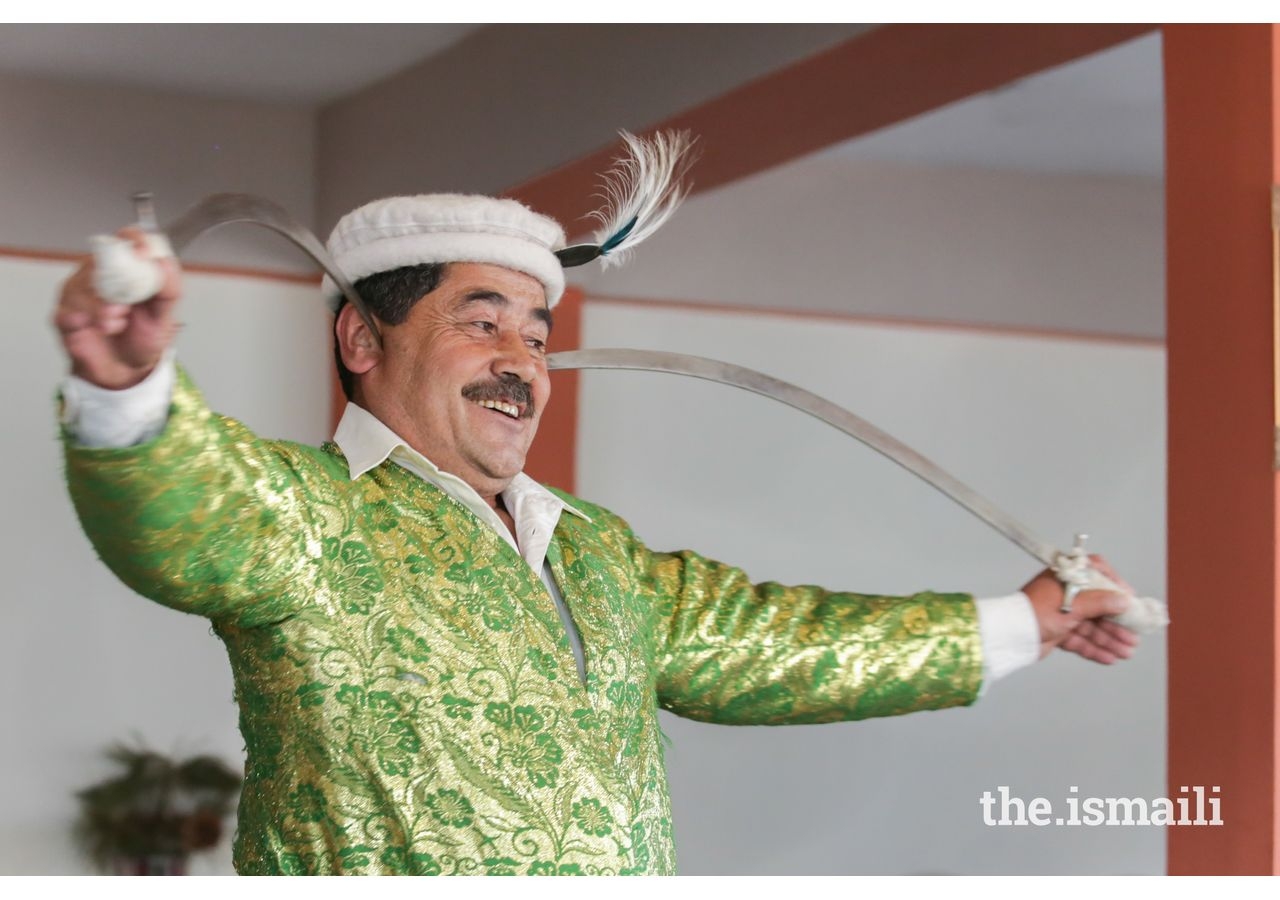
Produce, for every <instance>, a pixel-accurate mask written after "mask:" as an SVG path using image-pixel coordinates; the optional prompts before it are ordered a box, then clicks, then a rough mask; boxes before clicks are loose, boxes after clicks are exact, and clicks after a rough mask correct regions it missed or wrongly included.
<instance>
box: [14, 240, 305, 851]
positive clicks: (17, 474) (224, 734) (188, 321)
mask: <svg viewBox="0 0 1280 900" xmlns="http://www.w3.org/2000/svg"><path fill="white" fill-rule="evenodd" d="M69 271H70V266H69V265H67V264H62V263H50V262H34V261H26V260H14V259H6V258H3V257H0V281H2V282H3V283H4V285H5V286H6V290H7V292H8V294H9V297H8V303H7V316H6V326H5V328H4V329H3V330H0V380H3V383H5V384H7V385H10V386H11V388H16V389H14V390H11V391H10V392H9V402H8V411H7V413H6V415H5V417H4V419H3V425H2V426H0V429H2V430H0V458H2V459H3V460H4V467H5V471H6V473H7V477H6V478H5V498H6V499H5V503H4V509H5V513H6V515H5V518H4V524H3V540H0V569H3V571H4V572H5V579H4V589H3V599H4V609H5V611H6V616H5V626H6V627H5V628H3V629H0V666H3V669H2V670H0V672H2V674H3V678H2V679H0V680H2V681H3V685H4V688H3V690H4V695H3V698H4V709H5V713H6V716H7V725H6V727H5V729H4V738H3V742H2V743H0V772H3V779H4V788H3V797H4V804H3V810H2V813H0V874H19V873H21V874H51V873H74V872H78V871H85V870H86V865H85V863H84V862H83V860H81V859H80V857H79V856H78V855H77V853H76V851H75V849H74V848H73V846H72V844H71V843H70V832H69V828H70V825H71V821H72V819H73V818H74V816H75V813H76V804H75V801H74V798H73V796H72V794H73V792H74V791H75V790H77V789H79V788H82V787H85V786H87V785H88V784H90V783H92V782H93V781H96V780H97V779H99V778H101V777H103V776H105V775H106V774H107V773H108V772H109V771H110V768H109V767H108V766H107V765H106V764H105V762H104V761H103V760H102V758H101V751H102V750H103V749H105V747H106V746H107V745H108V744H111V743H114V742H116V741H127V740H130V739H131V738H134V737H137V738H140V739H141V740H143V741H145V742H146V743H147V744H148V745H149V746H151V747H154V748H155V749H158V750H161V751H172V752H176V753H182V754H195V753H202V752H214V753H217V754H218V755H220V756H221V757H222V758H223V759H225V760H226V761H227V762H228V763H230V764H232V765H234V766H239V765H241V763H242V761H243V753H242V747H243V742H242V741H241V739H240V735H239V733H238V731H237V727H236V709H235V705H234V703H233V702H232V684H231V674H230V670H229V668H228V665H227V661H226V654H225V653H224V651H223V649H222V645H221V643H219V641H218V640H217V639H216V638H215V637H213V635H212V634H211V633H210V630H209V624H208V622H206V621H204V620H203V619H198V618H196V617H194V616H183V615H177V614H175V613H173V612H172V611H170V610H167V609H163V608H161V607H159V606H156V605H154V604H152V603H149V602H147V601H144V600H142V599H141V598H139V597H138V596H137V595H135V594H133V593H132V592H131V591H129V590H128V589H127V588H125V587H124V586H123V585H121V584H120V583H119V582H117V581H116V580H115V578H114V576H112V575H111V574H110V573H109V572H108V571H107V570H106V569H105V567H103V566H102V564H101V563H100V562H99V561H98V560H97V558H96V557H95V555H94V553H93V550H92V548H91V547H90V546H89V543H88V541H87V540H86V539H85V537H84V535H83V533H82V532H81V531H80V527H79V525H78V523H77V522H76V519H75V516H74V513H73V511H72V509H71V504H70V501H69V500H68V498H67V495H66V490H65V487H64V484H63V478H62V456H61V448H60V445H59V443H58V441H57V429H56V424H55V418H54V408H53V393H54V388H55V386H56V384H57V383H58V381H59V380H60V378H61V377H62V375H63V373H64V371H65V362H64V360H63V357H62V354H61V350H60V348H59V347H58V345H57V339H56V336H55V334H54V333H53V331H52V329H51V328H50V327H49V325H48V317H49V313H50V311H51V309H52V303H53V298H54V295H55V291H56V288H57V284H58V283H59V282H60V280H61V279H62V278H63V277H64V276H65V274H66V273H67V272H69ZM186 294H187V296H186V299H185V300H184V306H183V310H182V313H181V317H182V319H183V321H184V322H185V328H184V330H183V332H182V334H181V336H180V338H179V341H178V348H179V355H180V358H181V359H182V360H184V361H185V364H186V365H187V367H188V369H189V370H190V371H191V372H192V374H193V375H194V377H195V378H196V380H197V383H198V384H200V385H201V386H202V387H203V389H204V390H205V393H206V396H207V397H208V398H209V400H210V402H211V403H212V404H213V405H214V407H215V408H216V409H219V410H220V411H225V412H227V413H228V414H231V415H235V416H237V417H239V418H241V419H243V420H244V421H246V422H247V423H248V424H250V425H251V426H253V427H254V428H256V429H258V430H259V431H260V433H262V434H265V435H269V436H277V437H286V438H292V439H296V440H302V441H307V442H309V443H316V442H318V441H320V440H322V439H324V438H325V437H326V436H327V432H326V429H327V425H328V403H329V373H328V362H327V360H326V358H325V356H324V354H323V353H322V352H317V348H321V347H323V346H324V342H325V335H326V330H327V319H328V313H327V312H325V310H324V307H323V303H322V302H321V300H320V299H319V296H318V291H317V290H316V289H315V288H314V287H311V286H308V285H299V284H290V283H286V282H279V281H267V280H260V279H250V278H241V277H228V276H208V275H205V276H196V275H192V276H188V279H187V287H186ZM193 868H194V869H195V870H196V871H218V872H229V871H230V861H229V848H228V846H227V845H226V844H224V846H223V848H222V852H221V854H220V855H218V856H215V857H214V858H212V859H199V860H197V862H196V863H195V865H194V866H193Z"/></svg>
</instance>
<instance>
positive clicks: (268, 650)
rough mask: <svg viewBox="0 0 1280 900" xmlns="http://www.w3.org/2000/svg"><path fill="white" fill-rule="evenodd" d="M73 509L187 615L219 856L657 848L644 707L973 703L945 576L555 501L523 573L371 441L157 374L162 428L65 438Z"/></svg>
mask: <svg viewBox="0 0 1280 900" xmlns="http://www.w3.org/2000/svg"><path fill="white" fill-rule="evenodd" d="M65 443H66V462H67V478H68V482H69V486H70V491H71V496H72V498H73V500H74V503H75V506H76V509H77V511H78V512H79V515H80V519H81V522H82V523H83V526H84V529H85V531H86V533H87V534H88V536H89V538H90V539H91V540H92V542H93V544H94V546H95V548H96V549H97V551H98V553H99V555H100V556H101V557H102V559H103V560H104V561H105V562H106V563H107V565H109V566H110V567H111V568H112V570H113V571H114V572H115V573H116V574H117V575H118V576H119V577H120V578H121V579H122V580H123V581H124V582H125V583H126V584H128V585H129V586H130V587H131V588H133V589H134V590H136V591H137V592H138V593H140V594H143V595H144V596H147V597H150V598H152V599H154V600H157V601H159V602H160V603H163V604H165V605H167V606H171V607H173V608H175V609H179V610H182V611H185V612H189V613H195V614H198V615H202V616H207V617H208V618H209V619H210V620H212V622H213V625H214V629H215V631H216V633H217V634H218V636H219V637H220V638H221V639H222V641H223V643H224V644H225V645H226V648H227V653H228V655H229V657H230V661H231V667H232V670H233V673H234V677H235V684H236V697H237V701H238V703H239V707H240V727H241V730H242V732H243V734H244V740H245V745H246V751H247V762H246V781H245V787H244V792H243V795H242V797H241V801H240V817H239V826H238V829H237V834H236V842H235V861H236V867H237V869H238V870H239V871H240V872H241V873H243V874H266V873H302V872H313V873H319V872H324V873H328V872H341V873H421V874H428V873H450V874H452V873H459V874H461V873H477V874H485V873H488V874H506V873H528V874H553V873H554V874H569V873H574V874H576V873H584V874H596V873H600V874H604V873H633V874H634V873H654V874H661V873H671V872H673V871H674V868H675V851H674V847H673V844H672V836H671V814H670V803H669V799H668V793H667V780H666V774H665V770H664V765H663V759H662V739H661V736H660V734H659V730H658V720H657V709H658V707H659V706H662V707H665V708H667V709H670V710H672V711H674V712H676V713H678V714H680V715H682V716H688V717H691V718H695V719H703V720H706V721H710V722H720V723H726V724H783V723H792V722H808V723H812V722H829V721H834V720H842V719H857V718H866V717H870V716H884V715H896V714H899V713H905V712H911V711H913V710H918V709H926V708H940V707H946V706H953V705H957V704H963V703H969V702H972V700H973V699H974V698H975V697H976V695H977V691H978V688H979V683H980V680H981V673H982V661H981V649H980V641H979V637H978V632H977V623H976V614H975V612H974V607H973V604H972V601H971V599H970V598H969V597H968V596H965V595H954V594H952V595H940V594H933V593H925V594H919V595H916V596H914V597H909V598H894V597H880V596H866V595H859V594H850V593H831V592H827V591H824V590H822V589H819V588H817V587H811V586H806V587H783V586H780V585H777V584H772V583H768V584H759V585H752V584H751V583H750V581H748V579H747V577H746V576H745V575H744V574H743V572H742V571H740V570H739V569H736V568H732V567H729V566H725V565H722V564H720V563H716V562H712V561H710V560H707V559H704V558H703V557H701V556H698V555H697V554H694V553H690V552H681V553H657V552H653V551H650V550H648V549H646V548H645V547H644V545H643V544H641V543H640V541H638V540H637V539H636V538H635V536H634V535H632V533H631V531H630V530H629V529H628V527H627V525H626V524H625V523H624V522H623V521H621V520H620V519H618V518H617V517H615V516H613V515H612V514H611V513H609V512H607V511H606V510H603V509H600V508H599V507H596V506H593V505H591V504H589V503H584V502H583V501H581V500H578V499H576V498H567V499H569V500H570V502H572V503H573V504H574V505H575V506H577V507H578V508H579V509H582V510H584V511H585V512H586V513H587V514H588V515H589V516H590V517H591V519H592V521H591V522H586V521H584V520H582V519H580V518H578V517H576V516H562V517H561V519H560V523H559V525H558V527H557V529H556V533H555V536H554V539H553V540H552V543H551V546H550V549H549V550H548V561H549V563H550V565H551V569H552V571H553V573H554V575H555V578H556V582H557V584H558V585H559V586H560V588H561V591H562V593H563V595H564V599H565V601H566V603H567V604H568V606H569V609H570V611H571V613H572V615H573V618H574V621H575V622H576V624H577V626H578V628H579V631H580V632H581V638H582V645H583V648H584V652H585V656H586V668H587V678H586V683H585V685H584V684H583V682H582V680H581V679H580V678H579V675H578V671H577V667H576V663H575V660H574V657H573V653H572V651H571V649H570V646H569V643H568V640H567V636H566V634H565V630H564V626H563V625H562V623H561V621H560V619H559V617H558V615H557V613H556V610H555V607H554V605H553V603H552V601H551V599H550V597H549V595H548V594H547V592H546V589H545V588H544V586H543V585H542V583H541V581H539V579H538V577H537V575H536V573H534V572H533V571H532V569H531V568H530V567H529V566H528V564H526V563H525V562H524V561H523V560H522V559H521V558H520V557H519V556H518V555H517V554H516V553H515V552H514V551H513V550H512V549H511V548H510V546H509V545H508V544H507V543H506V542H505V541H504V540H502V538H501V537H499V536H498V535H497V534H495V533H494V532H493V530H492V529H491V528H489V527H488V526H486V525H485V524H483V523H482V522H480V521H479V520H478V519H476V517H475V516H474V515H473V514H471V513H470V512H469V511H467V510H466V509H464V508H463V507H462V506H461V505H459V504H458V503H456V502H455V501H454V500H452V499H451V498H450V497H448V496H447V495H446V494H444V493H443V492H441V491H440V490H438V489H437V488H435V487H434V486H432V485H430V484H429V483H426V482H424V481H422V480H421V479H419V478H417V477H416V476H414V475H412V474H410V473H409V472H407V471H406V470H404V469H402V468H400V467H399V466H397V465H395V464H394V463H389V462H388V463H384V464H382V465H381V466H379V467H378V468H376V469H374V470H373V471H371V472H369V473H367V474H366V475H364V476H362V477H360V478H359V479H357V480H355V481H352V480H351V479H350V476H349V473H348V470H347V465H346V462H345V460H344V459H343V457H342V455H341V452H340V451H339V450H338V449H337V448H336V447H335V446H333V445H325V446H324V447H322V448H319V449H316V448H312V447H305V446H301V445H298V444H293V443H287V442H277V441H267V440H262V439H259V438H257V437H255V436H254V435H253V434H251V433H250V432H249V431H248V430H247V429H246V428H245V427H244V426H243V425H241V424H239V423H238V422H235V421H233V420H231V419H227V418H223V417H221V416H217V415H215V414H213V413H212V412H210V411H209V410H208V408H207V407H206V406H205V404H204V402H203V400H202V398H201V397H200V395H199V394H198V392H197V391H196V390H195V389H194V388H193V387H192V386H191V384H190V383H189V381H188V380H187V379H186V376H185V375H180V377H179V383H178V386H177V389H176V391H175V394H174V400H173V405H172V407H171V411H170V418H169V423H168V425H167V427H166V430H165V431H164V432H163V433H162V434H161V435H160V436H159V437H157V438H156V439H155V440H153V441H150V442H148V443H146V444H143V445H140V446H137V447H131V448H128V449H87V448H83V447H79V446H76V445H75V444H74V443H73V442H71V441H70V440H67V441H66V442H65Z"/></svg>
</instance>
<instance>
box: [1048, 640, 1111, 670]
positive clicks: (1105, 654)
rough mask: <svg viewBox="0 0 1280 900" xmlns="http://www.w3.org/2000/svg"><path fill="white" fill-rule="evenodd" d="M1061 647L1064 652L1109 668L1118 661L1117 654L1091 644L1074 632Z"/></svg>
mask: <svg viewBox="0 0 1280 900" xmlns="http://www.w3.org/2000/svg"><path fill="white" fill-rule="evenodd" d="M1061 646H1062V649H1063V650H1066V651H1068V652H1070V653H1074V654H1076V655H1077V656H1082V657H1084V658H1085V659H1087V660H1091V661H1092V662H1096V663H1100V664H1102V665H1104V666H1109V665H1111V664H1112V663H1114V662H1115V661H1116V657H1115V654H1113V653H1111V652H1109V651H1107V650H1104V649H1103V648H1101V647H1099V646H1097V645H1096V644H1093V643H1091V642H1089V641H1088V640H1086V639H1085V638H1083V637H1081V636H1080V635H1078V634H1075V633H1074V632H1073V633H1072V634H1070V635H1068V636H1067V639H1066V640H1065V641H1063V642H1062V645H1061Z"/></svg>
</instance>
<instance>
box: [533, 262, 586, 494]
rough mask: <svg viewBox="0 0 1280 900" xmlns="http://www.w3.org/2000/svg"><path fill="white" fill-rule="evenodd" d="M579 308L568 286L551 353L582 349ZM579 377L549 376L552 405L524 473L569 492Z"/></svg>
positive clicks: (578, 299) (557, 310)
mask: <svg viewBox="0 0 1280 900" xmlns="http://www.w3.org/2000/svg"><path fill="white" fill-rule="evenodd" d="M582 304H583V295H582V290H581V289H580V288H576V287H573V286H572V285H570V286H569V287H567V288H565V291H564V296H563V297H561V298H560V302H559V303H557V304H556V308H555V310H554V313H553V314H554V316H555V325H554V327H553V328H552V329H551V341H550V349H551V351H552V352H559V351H561V350H579V349H581V348H582ZM577 448H578V373H577V372H576V371H566V372H552V373H551V402H550V403H548V404H547V408H546V410H545V411H544V412H543V414H542V419H541V421H539V422H538V436H537V437H536V438H534V441H533V446H532V447H530V448H529V456H528V458H527V459H526V460H525V466H524V470H525V471H526V472H527V473H529V475H530V477H532V478H534V479H536V480H538V481H541V482H542V483H543V484H549V485H552V486H554V487H558V488H561V489H562V490H566V491H570V492H572V491H573V490H574V481H575V478H576V476H577V462H578V449H577Z"/></svg>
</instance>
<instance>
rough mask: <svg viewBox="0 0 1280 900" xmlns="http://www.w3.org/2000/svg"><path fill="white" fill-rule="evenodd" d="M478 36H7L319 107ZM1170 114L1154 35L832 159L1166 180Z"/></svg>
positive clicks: (168, 80) (23, 49) (172, 28)
mask: <svg viewBox="0 0 1280 900" xmlns="http://www.w3.org/2000/svg"><path fill="white" fill-rule="evenodd" d="M480 27H482V26H479V25H420V24H408V25H208V24H205V25H200V24H171V25H71V24H59V25H0V71H3V72H9V73H16V74H25V75H33V76H38V77H46V78H57V79H62V80H80V81H91V82H95V83H99V84H118V85H130V86H137V87H145V88H150V89H163V90H167V91H175V92H182V93H192V94H201V95H207V96H221V97H228V98H252V99H257V100H265V101H269V102H279V103H293V104H304V105H308V106H314V105H319V104H321V103H324V102H326V101H329V100H332V99H335V98H337V97H341V96H343V95H345V94H349V93H351V92H353V91H356V90H359V89H360V88H362V87H365V86H366V85H368V84H371V83H373V82H375V81H377V80H379V79H381V78H384V77H386V76H387V75H390V74H392V73H393V72H396V71H399V70H400V69H403V68H406V67H408V66H411V65H413V64H414V63H416V62H418V61H420V60H422V59H424V58H426V57H428V56H430V55H432V54H434V53H438V52H440V51H441V50H444V49H445V48H447V47H449V46H451V45H452V44H454V43H456V42H457V41H459V40H461V39H462V38H463V37H464V36H465V35H466V34H468V33H469V32H471V31H473V30H475V29H477V28H480ZM620 27H625V26H620ZM1163 116H1164V107H1163V92H1162V84H1161V71H1160V38H1159V35H1158V33H1155V34H1151V35H1148V36H1146V37H1143V38H1139V39H1138V40H1136V41H1131V42H1129V43H1127V44H1123V45H1121V46H1119V47H1116V48H1113V49H1111V50H1107V51H1104V52H1102V53H1099V54H1096V55H1094V56H1091V57H1088V58H1085V59H1082V60H1077V61H1075V62H1072V63H1069V64H1067V65H1065V66H1060V67H1058V68H1056V69H1053V70H1050V71H1048V72H1044V73H1041V74H1038V75H1035V76H1032V77H1030V78H1026V79H1023V80H1021V81H1019V82H1016V83H1014V84H1012V85H1009V86H1007V87H1005V88H1002V89H999V90H996V91H992V92H989V93H987V94H983V95H980V96H977V97H973V98H970V99H968V100H964V101H961V102H959V103H955V104H952V105H950V106H947V107H944V108H943V109H940V110H937V111H935V112H932V113H929V114H926V115H923V116H920V117H918V118H916V119H913V120H911V121H908V122H905V123H902V124H900V125H897V126H893V127H890V128H886V129H883V130H882V131H880V132H877V133H875V134H873V135H870V136H867V137H865V138H862V139H859V140H855V141H850V142H848V143H846V144H843V145H841V146H839V147H836V148H833V149H832V150H830V151H827V152H828V153H830V154H834V155H838V156H842V157H847V158H850V159H872V160H893V161H898V162H907V163H919V164H922V165H933V166H965V167H978V168H987V169H1016V170H1023V171H1033V172H1071V173H1097V174H1115V175H1140V176H1150V177H1160V176H1161V175H1162V173H1163V163H1164V160H1163Z"/></svg>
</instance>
